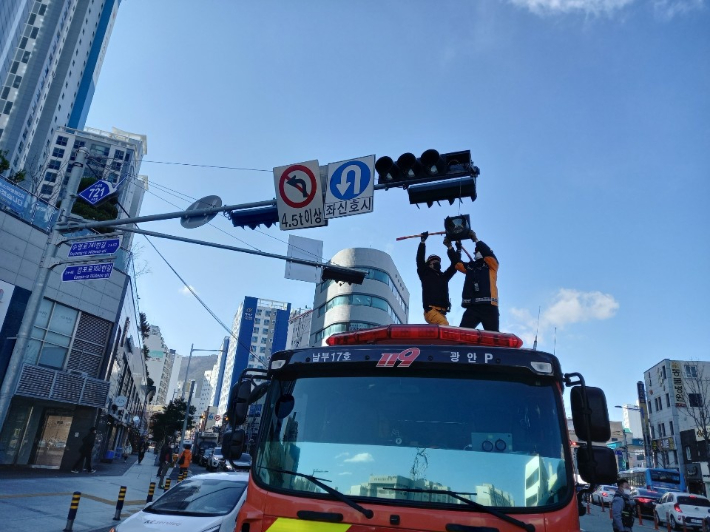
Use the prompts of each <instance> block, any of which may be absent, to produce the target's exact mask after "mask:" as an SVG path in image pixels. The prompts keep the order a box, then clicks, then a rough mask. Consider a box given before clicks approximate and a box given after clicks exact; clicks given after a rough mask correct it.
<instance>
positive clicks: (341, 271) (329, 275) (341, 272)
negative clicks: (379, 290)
mask: <svg viewBox="0 0 710 532" xmlns="http://www.w3.org/2000/svg"><path fill="white" fill-rule="evenodd" d="M366 276H367V272H365V271H362V270H355V269H353V268H344V267H343V266H333V265H332V264H328V265H325V266H323V274H322V275H321V282H325V281H329V280H333V281H339V282H341V283H349V284H362V282H363V281H364V280H365V277H366Z"/></svg>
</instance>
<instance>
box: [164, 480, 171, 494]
mask: <svg viewBox="0 0 710 532" xmlns="http://www.w3.org/2000/svg"><path fill="white" fill-rule="evenodd" d="M170 482H172V479H166V480H165V486H164V487H163V491H168V490H169V489H170Z"/></svg>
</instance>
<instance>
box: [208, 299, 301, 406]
mask: <svg viewBox="0 0 710 532" xmlns="http://www.w3.org/2000/svg"><path fill="white" fill-rule="evenodd" d="M290 312H291V304H290V303H282V302H279V301H271V300H268V299H259V298H256V297H245V298H244V301H243V302H242V303H241V304H240V305H239V309H238V310H237V313H236V314H235V315H234V320H233V322H232V335H233V337H232V338H231V339H230V342H229V351H228V352H227V359H226V361H225V364H224V374H223V375H222V380H221V393H220V397H219V411H220V412H226V411H227V406H228V403H229V391H230V390H231V388H232V385H234V384H235V383H236V382H237V381H238V380H239V375H241V373H242V371H244V370H245V369H246V368H247V366H249V367H260V368H264V367H266V366H267V364H268V362H269V359H270V357H271V353H273V352H275V351H280V350H282V349H285V348H286V336H287V333H288V320H289V314H290ZM234 338H237V340H235V339H234Z"/></svg>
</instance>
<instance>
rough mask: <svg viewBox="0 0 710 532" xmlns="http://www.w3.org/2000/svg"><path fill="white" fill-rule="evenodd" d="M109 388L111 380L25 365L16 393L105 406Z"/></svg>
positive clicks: (52, 399) (97, 406)
mask: <svg viewBox="0 0 710 532" xmlns="http://www.w3.org/2000/svg"><path fill="white" fill-rule="evenodd" d="M108 391H109V383H108V381H103V380H101V379H94V378H92V377H87V376H85V375H83V374H81V373H76V372H74V373H67V372H66V371H58V370H55V369H50V368H43V367H41V366H34V365H32V364H24V365H23V366H22V373H21V374H20V381H19V382H18V384H17V389H16V391H15V394H16V395H22V396H24V397H35V398H37V399H47V400H49V401H59V402H60V403H72V404H75V405H79V406H91V407H96V408H102V407H103V406H105V405H106V397H107V396H108Z"/></svg>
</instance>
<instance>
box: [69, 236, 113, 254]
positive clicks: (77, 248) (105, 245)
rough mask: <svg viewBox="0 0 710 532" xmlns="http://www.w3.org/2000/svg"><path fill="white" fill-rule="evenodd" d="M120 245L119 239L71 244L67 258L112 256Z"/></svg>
mask: <svg viewBox="0 0 710 532" xmlns="http://www.w3.org/2000/svg"><path fill="white" fill-rule="evenodd" d="M120 245H121V239H120V238H107V239H105V240H85V241H83V242H73V243H72V245H71V248H70V249H69V255H68V256H69V257H89V256H92V255H113V254H114V253H116V251H117V250H118V248H119V246H120Z"/></svg>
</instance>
